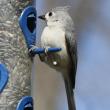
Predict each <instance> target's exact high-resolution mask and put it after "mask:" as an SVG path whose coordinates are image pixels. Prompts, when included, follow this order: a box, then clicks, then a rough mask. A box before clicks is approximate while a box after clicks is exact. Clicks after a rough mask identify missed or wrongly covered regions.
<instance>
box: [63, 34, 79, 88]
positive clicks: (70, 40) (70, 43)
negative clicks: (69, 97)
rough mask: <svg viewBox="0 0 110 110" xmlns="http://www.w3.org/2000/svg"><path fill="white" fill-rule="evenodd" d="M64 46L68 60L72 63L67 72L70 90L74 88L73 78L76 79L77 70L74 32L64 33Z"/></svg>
mask: <svg viewBox="0 0 110 110" xmlns="http://www.w3.org/2000/svg"><path fill="white" fill-rule="evenodd" d="M65 39H66V46H67V51H68V53H69V55H70V59H71V61H72V65H71V64H70V66H71V68H70V71H69V79H70V81H71V85H72V88H73V89H74V88H75V77H76V69H77V42H76V38H75V33H74V32H66V33H65Z"/></svg>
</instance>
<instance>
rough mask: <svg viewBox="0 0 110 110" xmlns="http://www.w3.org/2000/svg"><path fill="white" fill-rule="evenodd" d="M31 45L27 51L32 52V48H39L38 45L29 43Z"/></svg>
mask: <svg viewBox="0 0 110 110" xmlns="http://www.w3.org/2000/svg"><path fill="white" fill-rule="evenodd" d="M31 46H32V47H31V48H30V49H29V53H30V52H32V51H33V50H34V49H36V48H39V47H38V46H36V45H31Z"/></svg>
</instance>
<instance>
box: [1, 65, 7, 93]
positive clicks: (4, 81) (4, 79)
mask: <svg viewBox="0 0 110 110" xmlns="http://www.w3.org/2000/svg"><path fill="white" fill-rule="evenodd" d="M8 75H9V72H8V70H7V68H6V67H5V65H3V64H0V93H1V92H2V91H3V89H4V88H5V86H6V84H7V83H8V78H9V76H8Z"/></svg>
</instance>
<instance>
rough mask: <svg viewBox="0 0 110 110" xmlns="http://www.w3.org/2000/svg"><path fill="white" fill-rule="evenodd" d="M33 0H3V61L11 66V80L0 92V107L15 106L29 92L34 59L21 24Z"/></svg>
mask: <svg viewBox="0 0 110 110" xmlns="http://www.w3.org/2000/svg"><path fill="white" fill-rule="evenodd" d="M29 3H30V0H0V63H3V64H5V65H6V67H7V68H8V70H9V81H8V84H7V86H6V88H5V89H4V91H3V92H2V93H1V94H0V110H16V106H17V104H18V102H19V100H20V99H21V98H22V97H23V96H27V95H30V92H31V91H30V89H31V60H30V59H29V57H28V54H27V52H28V50H27V49H26V45H25V41H24V39H23V34H22V32H21V30H20V27H19V24H18V17H19V15H20V14H21V11H22V10H23V9H24V7H26V6H27V5H29Z"/></svg>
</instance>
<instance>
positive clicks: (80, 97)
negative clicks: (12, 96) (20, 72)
mask: <svg viewBox="0 0 110 110" xmlns="http://www.w3.org/2000/svg"><path fill="white" fill-rule="evenodd" d="M65 5H70V6H71V9H70V14H71V16H72V18H73V20H74V23H75V27H76V33H77V37H78V70H77V76H76V88H75V101H76V108H77V110H110V85H109V84H110V58H109V56H110V46H109V43H110V36H109V35H110V30H109V29H110V12H109V10H110V0H36V9H37V12H38V15H41V14H44V13H46V12H47V11H49V10H50V9H51V8H54V7H57V6H65ZM44 26H45V23H44V22H43V21H41V20H38V24H37V35H36V36H37V38H38V39H39V38H40V36H41V32H42V30H43V28H44ZM37 42H38V41H37ZM32 73H33V74H32V83H33V84H32V85H33V86H32V88H33V89H32V90H33V91H32V94H33V97H34V99H35V102H34V103H35V110H68V108H67V100H66V93H65V88H64V83H63V80H62V77H61V75H60V73H58V72H56V71H55V70H53V69H51V68H49V67H48V66H47V65H45V64H44V63H41V62H40V60H39V58H38V57H37V56H36V58H35V62H34V65H33V72H32Z"/></svg>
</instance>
